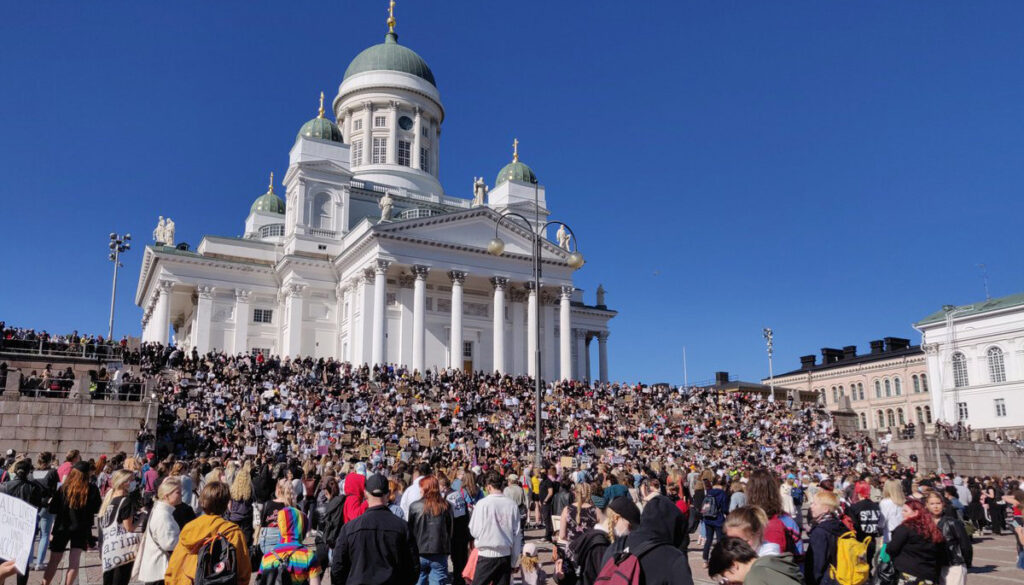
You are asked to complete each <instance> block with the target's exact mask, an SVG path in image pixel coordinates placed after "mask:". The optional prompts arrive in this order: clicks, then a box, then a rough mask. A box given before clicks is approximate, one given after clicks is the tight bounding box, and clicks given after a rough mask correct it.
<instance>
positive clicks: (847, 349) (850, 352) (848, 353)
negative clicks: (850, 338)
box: [843, 345, 857, 360]
mask: <svg viewBox="0 0 1024 585" xmlns="http://www.w3.org/2000/svg"><path fill="white" fill-rule="evenodd" d="M855 357H857V346H856V345H844V346H843V359H844V360H848V359H851V358H855Z"/></svg>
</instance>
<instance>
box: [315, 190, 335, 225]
mask: <svg viewBox="0 0 1024 585" xmlns="http://www.w3.org/2000/svg"><path fill="white" fill-rule="evenodd" d="M313 225H314V226H316V227H318V228H320V229H322V230H329V229H331V228H333V227H334V226H333V225H332V222H331V196H330V195H328V194H327V193H318V194H317V196H316V197H315V198H314V199H313Z"/></svg>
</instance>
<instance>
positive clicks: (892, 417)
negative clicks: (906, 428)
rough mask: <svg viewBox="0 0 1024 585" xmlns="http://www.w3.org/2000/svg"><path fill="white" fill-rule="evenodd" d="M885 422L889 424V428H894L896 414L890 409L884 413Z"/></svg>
mask: <svg viewBox="0 0 1024 585" xmlns="http://www.w3.org/2000/svg"><path fill="white" fill-rule="evenodd" d="M885 420H886V422H888V423H889V426H890V427H894V426H896V413H894V412H893V411H892V409H891V408H890V409H889V410H886V411H885Z"/></svg>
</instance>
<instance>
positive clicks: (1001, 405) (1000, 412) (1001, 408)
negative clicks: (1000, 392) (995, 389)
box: [996, 398, 1006, 416]
mask: <svg viewBox="0 0 1024 585" xmlns="http://www.w3.org/2000/svg"><path fill="white" fill-rule="evenodd" d="M996 416H1006V400H1005V399H1003V398H996Z"/></svg>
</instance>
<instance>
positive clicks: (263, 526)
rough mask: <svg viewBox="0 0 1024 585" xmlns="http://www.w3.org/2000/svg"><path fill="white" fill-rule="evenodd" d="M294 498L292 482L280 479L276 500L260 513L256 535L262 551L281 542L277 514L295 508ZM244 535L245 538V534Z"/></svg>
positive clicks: (275, 494)
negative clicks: (285, 509)
mask: <svg viewBox="0 0 1024 585" xmlns="http://www.w3.org/2000/svg"><path fill="white" fill-rule="evenodd" d="M294 497H295V492H294V491H293V490H292V485H291V482H290V481H288V480H287V479H285V478H281V479H279V480H278V481H277V487H276V488H275V490H274V499H273V500H271V501H269V502H267V503H266V504H264V505H263V511H262V512H261V513H260V528H259V532H258V534H257V535H256V536H257V538H256V542H257V543H258V544H259V547H260V551H263V552H266V551H269V550H271V549H273V548H274V547H275V546H277V544H278V543H279V542H281V540H280V538H281V532H280V531H279V530H278V527H277V513H278V512H280V511H281V510H283V509H284V508H290V507H294V505H295V500H294ZM240 530H241V529H240ZM242 534H243V536H244V534H245V533H244V532H243V533H242Z"/></svg>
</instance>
